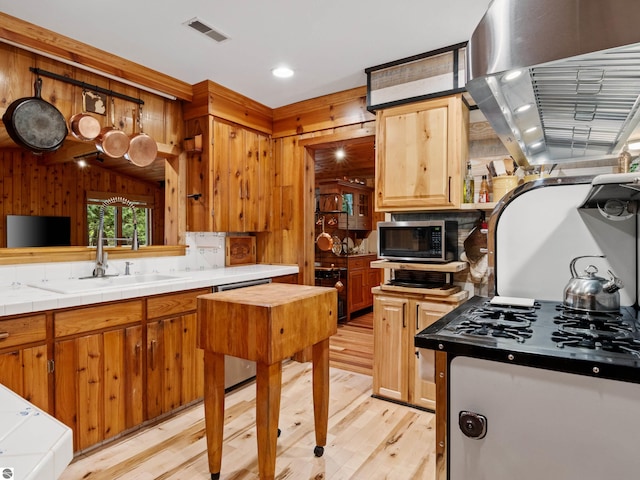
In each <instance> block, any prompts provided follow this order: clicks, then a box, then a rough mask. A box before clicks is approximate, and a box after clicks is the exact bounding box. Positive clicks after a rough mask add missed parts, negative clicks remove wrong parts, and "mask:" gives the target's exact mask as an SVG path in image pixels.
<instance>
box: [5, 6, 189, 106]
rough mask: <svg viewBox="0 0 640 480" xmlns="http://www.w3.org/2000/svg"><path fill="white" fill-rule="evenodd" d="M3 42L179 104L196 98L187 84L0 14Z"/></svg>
mask: <svg viewBox="0 0 640 480" xmlns="http://www.w3.org/2000/svg"><path fill="white" fill-rule="evenodd" d="M2 39H5V40H7V41H8V43H9V42H10V43H12V44H13V45H15V46H19V47H20V46H21V47H24V48H25V49H27V50H32V51H35V52H36V53H40V54H42V55H44V56H49V57H52V58H54V59H56V60H60V61H63V62H67V63H72V64H75V65H84V66H85V67H88V68H90V69H94V70H97V71H98V72H103V73H105V74H108V75H112V76H114V77H118V78H121V79H123V80H128V81H130V82H134V83H137V84H140V85H144V86H146V87H148V88H151V89H154V90H157V91H159V92H163V93H166V94H169V95H173V96H175V97H176V98H178V99H180V100H186V101H189V102H190V101H191V99H192V98H193V89H192V87H191V85H189V84H188V83H186V82H183V81H181V80H178V79H175V78H173V77H170V76H168V75H165V74H163V73H160V72H157V71H155V70H151V69H150V68H147V67H144V66H142V65H139V64H137V63H134V62H131V61H129V60H125V59H124V58H122V57H118V56H116V55H113V54H111V53H108V52H105V51H104V50H100V49H98V48H95V47H92V46H90V45H86V44H84V43H80V42H78V41H76V40H73V39H71V38H69V37H65V36H64V35H60V34H58V33H55V32H52V31H51V30H47V29H45V28H42V27H39V26H38V25H34V24H32V23H29V22H25V21H24V20H20V19H19V18H16V17H12V16H11V15H7V14H6V13H2V12H0V41H1V40H2Z"/></svg>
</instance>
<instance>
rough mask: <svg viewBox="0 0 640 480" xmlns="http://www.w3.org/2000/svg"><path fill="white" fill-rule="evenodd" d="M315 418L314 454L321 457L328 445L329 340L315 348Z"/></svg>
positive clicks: (319, 343)
mask: <svg viewBox="0 0 640 480" xmlns="http://www.w3.org/2000/svg"><path fill="white" fill-rule="evenodd" d="M313 418H314V421H315V427H316V448H315V449H314V450H313V453H314V455H315V456H316V457H321V456H322V454H323V453H324V446H325V445H326V444H327V426H328V423H329V339H328V338H326V339H324V340H322V341H320V342H318V343H316V344H315V345H314V346H313Z"/></svg>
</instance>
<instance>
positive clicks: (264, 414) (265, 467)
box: [256, 362, 282, 480]
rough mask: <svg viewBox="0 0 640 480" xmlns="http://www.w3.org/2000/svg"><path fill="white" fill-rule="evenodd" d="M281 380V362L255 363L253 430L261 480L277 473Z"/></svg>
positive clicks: (271, 477) (265, 479) (270, 479)
mask: <svg viewBox="0 0 640 480" xmlns="http://www.w3.org/2000/svg"><path fill="white" fill-rule="evenodd" d="M281 383H282V362H276V363H273V364H271V365H266V364H264V363H261V362H256V430H257V432H258V434H257V437H258V472H259V474H260V480H273V479H274V477H275V474H276V448H277V443H278V418H279V416H280V390H281V388H282V385H281Z"/></svg>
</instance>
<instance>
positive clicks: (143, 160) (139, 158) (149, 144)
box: [124, 105, 158, 167]
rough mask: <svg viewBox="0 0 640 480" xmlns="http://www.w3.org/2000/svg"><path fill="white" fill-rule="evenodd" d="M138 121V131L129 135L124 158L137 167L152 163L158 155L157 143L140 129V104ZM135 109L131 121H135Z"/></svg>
mask: <svg viewBox="0 0 640 480" xmlns="http://www.w3.org/2000/svg"><path fill="white" fill-rule="evenodd" d="M138 112H139V114H138V123H139V124H140V131H139V132H138V133H136V134H134V135H133V136H132V137H131V140H130V142H129V150H128V151H127V153H125V154H124V158H126V159H127V160H129V161H130V162H131V163H133V164H134V165H136V166H138V167H146V166H148V165H150V164H152V163H153V161H154V160H155V159H156V156H157V155H158V144H157V143H156V141H155V140H154V139H153V138H151V137H150V136H149V135H147V134H146V133H144V132H143V131H142V105H140V108H139V110H138ZM135 117H136V115H135V109H134V110H133V123H134V125H135V123H136V118H135Z"/></svg>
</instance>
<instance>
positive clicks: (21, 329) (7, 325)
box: [0, 315, 47, 349]
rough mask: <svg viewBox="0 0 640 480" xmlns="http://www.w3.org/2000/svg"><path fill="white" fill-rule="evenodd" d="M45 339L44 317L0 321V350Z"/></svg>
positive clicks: (34, 316)
mask: <svg viewBox="0 0 640 480" xmlns="http://www.w3.org/2000/svg"><path fill="white" fill-rule="evenodd" d="M46 338H47V328H46V317H45V316H44V315H33V316H30V317H22V318H14V319H11V320H1V321H0V349H2V348H6V347H15V346H16V345H23V344H25V343H31V342H38V341H41V340H45V339H46Z"/></svg>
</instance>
